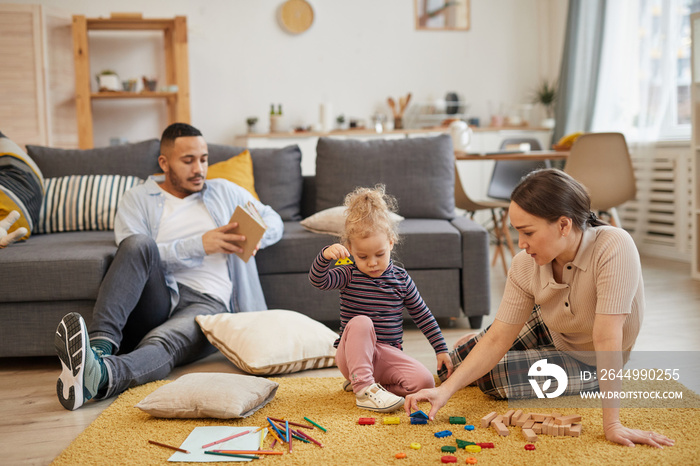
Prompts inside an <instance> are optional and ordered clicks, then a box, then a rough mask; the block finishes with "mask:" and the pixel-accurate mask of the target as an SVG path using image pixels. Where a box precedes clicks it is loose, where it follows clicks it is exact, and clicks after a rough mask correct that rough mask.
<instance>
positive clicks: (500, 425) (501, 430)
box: [492, 422, 510, 437]
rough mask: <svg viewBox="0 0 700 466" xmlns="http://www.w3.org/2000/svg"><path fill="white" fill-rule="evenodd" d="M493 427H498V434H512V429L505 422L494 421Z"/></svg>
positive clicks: (504, 435) (505, 435)
mask: <svg viewBox="0 0 700 466" xmlns="http://www.w3.org/2000/svg"><path fill="white" fill-rule="evenodd" d="M492 427H493V428H494V429H496V432H498V435H501V436H503V437H507V436H508V435H509V434H510V431H509V430H508V428H507V427H506V426H505V424H503V423H502V422H494V423H493V424H492Z"/></svg>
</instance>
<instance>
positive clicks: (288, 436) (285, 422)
mask: <svg viewBox="0 0 700 466" xmlns="http://www.w3.org/2000/svg"><path fill="white" fill-rule="evenodd" d="M284 428H285V429H286V430H287V443H289V453H291V452H292V433H291V432H290V431H289V421H284Z"/></svg>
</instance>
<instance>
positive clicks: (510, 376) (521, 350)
mask: <svg viewBox="0 0 700 466" xmlns="http://www.w3.org/2000/svg"><path fill="white" fill-rule="evenodd" d="M489 328H490V326H489V327H487V328H485V329H484V330H482V331H481V332H480V333H479V334H478V335H475V336H474V337H473V338H471V339H470V340H469V341H467V342H466V343H465V344H463V345H461V346H459V347H457V348H455V349H454V350H452V351H450V357H451V358H452V364H453V365H454V368H455V369H456V368H457V366H459V365H460V364H461V363H462V361H463V360H464V359H465V358H466V357H467V355H468V354H469V352H470V351H471V350H472V348H474V346H475V345H476V344H477V342H478V341H479V340H480V339H481V338H482V337H483V336H484V335H485V334H486V332H487V331H488V330H489ZM541 359H546V360H547V363H548V364H556V365H558V366H559V367H561V368H562V369H564V371H565V372H566V375H567V378H568V384H567V387H566V390H565V391H564V392H563V393H562V396H570V395H578V394H579V393H581V392H589V391H597V390H598V381H597V380H596V379H593V380H587V381H586V380H582V377H581V376H580V372H581V371H590V372H595V370H596V368H595V367H594V366H589V365H588V364H585V363H583V362H581V361H579V360H577V359H575V358H573V357H572V356H570V355H568V354H566V353H564V352H562V351H559V350H557V349H556V348H555V346H554V343H553V342H552V335H551V334H550V333H549V329H548V328H547V326H546V325H545V324H544V322H543V321H542V317H541V316H540V313H539V306H535V308H534V309H533V311H532V315H531V316H530V319H529V320H528V321H527V322H526V323H525V325H524V326H523V328H522V330H521V331H520V333H519V334H518V337H517V338H516V339H515V342H514V343H513V346H511V348H510V350H509V351H508V352H507V353H506V355H505V356H504V357H503V359H501V360H500V361H499V362H498V364H496V366H495V367H494V368H493V369H492V370H491V371H490V372H489V373H488V374H486V375H484V376H483V377H481V378H480V379H477V380H476V382H475V383H476V385H477V386H478V387H479V388H480V389H481V391H482V392H484V393H485V394H487V395H489V396H492V397H494V398H496V399H499V400H505V399H523V398H534V397H535V396H536V395H535V391H534V389H533V387H532V385H531V383H530V380H529V379H530V377H529V376H528V371H529V370H530V367H531V366H532V365H533V364H534V363H536V362H537V361H539V360H541ZM438 377H440V380H441V381H443V382H444V381H445V380H446V379H447V371H446V370H445V369H443V368H441V369H440V370H439V371H438ZM557 385H558V384H557V382H556V380H555V379H552V387H551V389H550V390H548V392H550V393H551V392H553V391H554V390H555V389H556V388H558V387H557Z"/></svg>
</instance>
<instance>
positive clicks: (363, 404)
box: [355, 383, 404, 413]
mask: <svg viewBox="0 0 700 466" xmlns="http://www.w3.org/2000/svg"><path fill="white" fill-rule="evenodd" d="M355 396H356V398H357V401H356V404H357V407H358V408H362V409H369V410H370V411H377V412H380V413H390V412H392V411H396V410H397V409H401V407H402V406H403V402H404V399H403V397H401V396H396V395H394V394H393V393H391V392H389V391H387V390H386V389H385V388H384V387H382V386H381V385H379V384H378V383H373V384H372V385H370V386H369V387H367V388H365V389H364V390H362V392H360V393H358V394H357V395H355Z"/></svg>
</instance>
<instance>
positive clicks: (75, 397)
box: [54, 312, 87, 411]
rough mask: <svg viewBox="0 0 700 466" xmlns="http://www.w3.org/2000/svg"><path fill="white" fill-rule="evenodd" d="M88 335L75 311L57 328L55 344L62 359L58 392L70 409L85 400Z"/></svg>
mask: <svg viewBox="0 0 700 466" xmlns="http://www.w3.org/2000/svg"><path fill="white" fill-rule="evenodd" d="M86 335H87V328H86V327H85V322H84V321H83V319H82V318H81V317H80V315H79V314H77V313H75V312H71V313H70V314H68V315H67V316H65V317H64V318H63V319H62V320H61V323H59V324H58V328H57V329H56V336H55V339H54V345H55V347H56V354H57V355H58V359H60V360H61V375H59V376H58V381H56V394H57V395H58V401H60V402H61V404H62V405H63V407H64V408H66V409H68V410H70V411H73V410H75V409H78V408H80V407H81V406H82V405H83V403H84V402H85V400H84V395H83V385H84V380H83V369H84V367H85V348H86V347H87V336H86Z"/></svg>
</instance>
